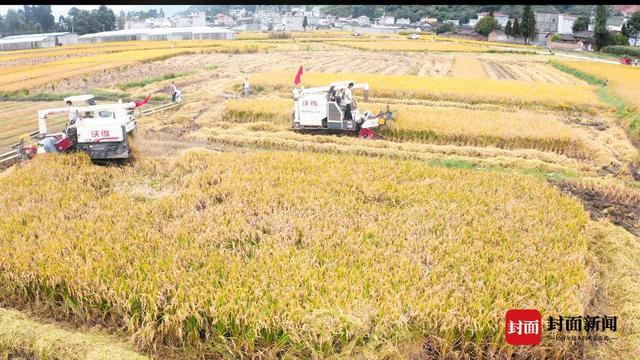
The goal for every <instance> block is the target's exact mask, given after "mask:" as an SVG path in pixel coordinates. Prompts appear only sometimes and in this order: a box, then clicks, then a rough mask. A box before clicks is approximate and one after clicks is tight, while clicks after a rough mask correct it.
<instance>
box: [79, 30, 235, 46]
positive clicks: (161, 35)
mask: <svg viewBox="0 0 640 360" xmlns="http://www.w3.org/2000/svg"><path fill="white" fill-rule="evenodd" d="M234 38H235V32H233V31H231V30H228V29H222V28H215V27H209V26H198V27H195V26H189V27H172V28H152V29H131V30H118V31H103V32H99V33H95V34H85V35H82V36H80V37H79V40H80V42H81V43H96V42H110V41H136V40H144V41H148V40H210V39H214V40H232V39H234Z"/></svg>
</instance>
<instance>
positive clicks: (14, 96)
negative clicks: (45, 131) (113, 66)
mask: <svg viewBox="0 0 640 360" xmlns="http://www.w3.org/2000/svg"><path fill="white" fill-rule="evenodd" d="M81 94H93V96H95V99H96V100H117V99H126V98H128V97H130V96H131V95H130V94H129V93H126V92H117V91H107V90H100V89H94V90H91V91H86V92H83V93H80V92H72V93H62V94H56V93H48V92H40V93H34V94H31V93H29V91H28V90H25V91H14V92H0V101H58V100H60V101H61V100H63V99H64V98H66V97H68V96H73V95H81Z"/></svg>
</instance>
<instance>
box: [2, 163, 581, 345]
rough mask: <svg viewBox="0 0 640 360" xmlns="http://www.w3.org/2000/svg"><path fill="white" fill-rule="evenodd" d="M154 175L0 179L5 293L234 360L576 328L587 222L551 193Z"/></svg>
mask: <svg viewBox="0 0 640 360" xmlns="http://www.w3.org/2000/svg"><path fill="white" fill-rule="evenodd" d="M345 160H348V161H345ZM45 164H46V166H45ZM157 171H158V170H155V166H154V165H153V164H148V165H141V168H140V169H138V170H137V171H135V172H132V169H118V168H99V167H95V166H93V165H92V164H91V163H90V162H89V161H88V160H87V158H86V157H85V156H83V155H72V156H59V157H49V156H43V157H41V158H39V159H36V160H35V161H33V162H30V163H29V164H27V165H25V166H24V167H23V168H20V169H17V170H16V172H14V173H13V174H12V176H11V177H3V178H1V179H0V191H1V192H2V193H4V194H6V195H5V196H3V197H2V199H1V200H0V201H1V202H0V213H1V215H2V217H3V218H4V219H5V221H4V222H3V224H2V228H1V230H2V233H3V234H4V235H5V236H4V237H3V240H2V242H0V249H1V250H2V251H0V253H1V254H2V255H1V257H2V264H3V265H2V266H3V272H2V274H1V275H0V278H1V279H2V281H1V282H0V284H2V292H3V293H4V294H13V295H15V296H20V297H21V298H23V299H30V301H37V302H40V303H42V304H43V305H47V306H50V307H51V308H52V309H55V311H59V312H63V313H66V314H67V315H68V316H73V317H77V318H82V319H96V318H97V319H100V318H104V316H105V314H106V312H108V313H109V314H110V318H111V321H114V322H115V323H116V324H117V326H120V327H123V328H124V329H126V330H127V331H128V332H129V333H131V334H133V336H134V338H135V339H136V342H137V343H138V344H139V345H142V346H144V347H146V348H149V347H150V346H152V344H154V343H156V342H158V341H164V342H167V343H170V344H174V345H176V346H186V345H191V346H195V347H198V348H199V349H200V350H201V351H204V352H205V353H207V354H209V355H210V356H234V357H235V356H253V355H258V354H279V355H282V356H284V355H288V356H296V357H325V356H329V355H332V354H335V353H336V352H337V351H340V353H341V354H342V355H343V356H345V355H346V356H348V355H349V354H352V355H354V356H355V355H358V354H364V355H365V356H366V354H367V353H368V354H372V353H378V354H379V353H380V352H381V351H382V352H383V353H388V354H390V355H393V354H398V351H399V350H398V345H399V344H402V343H407V342H413V341H419V339H422V338H424V337H425V336H426V335H427V334H428V335H431V336H433V337H437V338H440V339H441V340H439V342H438V343H437V344H434V345H435V346H437V347H438V348H440V349H442V351H444V352H448V351H453V350H456V349H454V347H457V346H458V345H456V344H457V342H458V341H460V340H461V341H462V344H464V346H463V349H464V348H467V349H468V350H467V351H470V350H472V349H475V348H476V347H485V346H489V349H491V351H493V352H499V351H504V350H505V344H504V342H503V340H502V336H503V335H502V332H503V328H502V327H499V326H496V324H499V323H500V322H501V319H502V316H503V315H504V311H505V310H506V309H509V308H511V307H514V306H537V307H540V305H541V304H546V305H544V306H542V308H541V309H540V310H541V311H542V312H543V313H565V312H570V313H574V312H578V313H579V312H581V311H582V306H583V305H582V301H581V296H582V294H583V293H584V292H585V291H587V288H586V282H585V280H586V277H587V272H586V268H585V267H584V265H583V262H584V257H585V256H586V241H587V240H586V239H585V237H584V235H583V234H582V229H583V228H584V226H585V224H586V222H587V220H588V216H587V215H586V213H585V212H584V211H583V210H582V208H581V206H580V205H579V204H578V203H577V202H576V201H575V200H572V199H569V198H566V197H563V196H561V195H560V193H559V192H558V191H557V190H554V189H552V188H550V187H548V186H546V185H544V184H543V183H542V182H541V180H536V179H534V178H530V177H525V176H506V175H502V176H496V175H495V174H485V175H480V174H479V175H477V176H472V177H470V176H467V174H466V172H465V171H463V170H438V169H434V168H431V167H428V166H425V165H422V164H420V163H416V162H410V161H409V162H405V161H390V160H375V159H364V158H357V157H355V158H354V157H350V156H347V157H345V156H332V155H318V154H315V155H313V154H295V153H280V152H274V153H271V154H257V153H256V154H250V155H234V154H217V153H208V152H203V151H192V152H189V153H187V154H185V155H183V156H182V157H180V158H179V159H177V161H176V163H175V165H174V166H173V167H172V168H171V169H170V170H169V171H168V172H165V173H158V172H157ZM45 172H46V174H45ZM140 174H145V175H144V176H142V177H141V176H140ZM389 174H393V175H392V177H391V178H389ZM310 175H311V176H310ZM63 179H64V181H63ZM383 179H384V180H383ZM345 180H347V181H345ZM452 183H455V184H456V186H455V187H452V186H450V184H452ZM24 184H32V185H31V186H25V185H24ZM63 184H64V185H63ZM153 184H155V185H153ZM149 186H151V188H150V189H149ZM326 186H330V187H331V189H332V191H331V192H327V191H325V190H324V188H325V187H326ZM365 188H366V191H354V189H362V190H364V189H365ZM9 189H11V190H9ZM50 189H51V190H54V189H55V190H54V191H51V190H50ZM145 189H146V190H145ZM258 189H269V190H268V191H260V190H258ZM69 191H72V192H73V196H69V194H68V192H69ZM327 202H330V203H331V205H330V207H328V208H327V205H326V204H327ZM550 202H552V203H554V204H555V206H554V208H553V209H552V210H551V209H549V208H548V206H547V204H548V203H550ZM16 203H19V204H21V206H20V207H19V208H15V206H14V204H16ZM52 204H56V205H53V206H52ZM69 207H71V208H73V209H74V210H73V211H62V210H63V209H69ZM461 208H464V209H465V211H464V212H460V211H459V209H461ZM98 209H99V210H98ZM327 210H329V211H327ZM282 214H291V216H281V215H282ZM294 214H295V215H294ZM298 214H305V216H302V217H300V216H298ZM27 219H28V220H27ZM25 221H27V222H26V224H27V225H24V224H25ZM524 223H526V224H527V225H526V231H523V230H524V228H523V227H522V226H523V225H522V224H524ZM52 227H54V228H55V231H52V230H50V229H53V228H52ZM145 229H146V230H145ZM478 229H482V231H478ZM58 232H61V233H69V234H74V241H73V242H71V243H70V242H68V241H64V240H62V239H60V238H59V237H58V236H56V235H55V234H56V233H58ZM61 240H62V241H61ZM488 243H490V244H492V247H491V250H490V251H487V248H486V244H488ZM532 244H535V245H533V246H535V248H536V249H537V251H536V253H535V254H530V253H529V252H528V251H527V250H526V249H531V246H532ZM187 245H188V246H187ZM465 264H467V265H465ZM470 264H473V266H474V268H475V271H473V272H472V273H469V272H467V271H465V270H464V269H465V267H466V266H468V265H470ZM514 264H518V265H517V267H516V266H514ZM452 269H454V270H453V271H452ZM506 272H508V273H509V274H510V276H509V277H504V276H501V274H505V273H506ZM96 273H98V274H100V277H99V278H98V277H95V274H96ZM532 277H533V278H534V280H532ZM535 279H537V280H535ZM470 299H472V300H470ZM470 301H471V303H472V304H473V306H469V302H470ZM158 319H162V320H161V321H159V320H158ZM546 341H550V339H547V340H546ZM565 350H566V349H561V348H555V349H550V350H549V351H551V353H559V354H562V353H563V351H565Z"/></svg>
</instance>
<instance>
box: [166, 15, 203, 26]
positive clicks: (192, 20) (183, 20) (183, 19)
mask: <svg viewBox="0 0 640 360" xmlns="http://www.w3.org/2000/svg"><path fill="white" fill-rule="evenodd" d="M171 24H172V25H173V26H174V27H201V26H205V25H207V15H206V13H204V12H195V11H194V12H192V13H191V14H189V15H179V16H173V17H172V18H171Z"/></svg>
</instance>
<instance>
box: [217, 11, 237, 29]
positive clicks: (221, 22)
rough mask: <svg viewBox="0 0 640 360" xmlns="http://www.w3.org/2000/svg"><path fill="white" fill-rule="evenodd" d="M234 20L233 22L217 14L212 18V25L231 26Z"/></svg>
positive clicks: (226, 16)
mask: <svg viewBox="0 0 640 360" xmlns="http://www.w3.org/2000/svg"><path fill="white" fill-rule="evenodd" d="M235 23H236V20H234V19H233V18H232V17H231V16H229V15H226V14H223V13H219V14H218V15H216V16H214V17H213V25H214V26H232V25H235Z"/></svg>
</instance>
